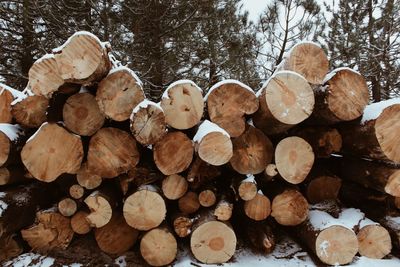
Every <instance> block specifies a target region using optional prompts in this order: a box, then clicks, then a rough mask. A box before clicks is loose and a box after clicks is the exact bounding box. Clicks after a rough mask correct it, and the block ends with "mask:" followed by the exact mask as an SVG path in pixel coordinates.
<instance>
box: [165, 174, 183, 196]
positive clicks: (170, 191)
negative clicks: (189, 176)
mask: <svg viewBox="0 0 400 267" xmlns="http://www.w3.org/2000/svg"><path fill="white" fill-rule="evenodd" d="M161 188H162V191H163V194H164V196H165V197H166V198H167V199H170V200H177V199H179V198H181V197H183V195H185V194H186V191H187V189H188V182H187V181H186V179H185V178H184V177H182V176H180V175H178V174H172V175H169V176H167V177H165V178H164V180H163V181H162V187H161Z"/></svg>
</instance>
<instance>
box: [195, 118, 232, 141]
mask: <svg viewBox="0 0 400 267" xmlns="http://www.w3.org/2000/svg"><path fill="white" fill-rule="evenodd" d="M212 132H220V133H222V134H224V135H226V136H227V137H228V138H231V137H230V135H229V134H228V133H227V132H226V131H225V130H224V129H222V128H221V127H219V126H218V125H217V124H215V123H213V122H211V121H209V120H205V121H203V122H202V123H201V125H200V126H199V129H198V130H197V133H196V135H195V136H194V137H193V142H197V143H200V142H201V140H202V139H203V137H204V136H206V135H207V134H209V133H212Z"/></svg>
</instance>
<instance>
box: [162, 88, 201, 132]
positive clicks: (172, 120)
mask: <svg viewBox="0 0 400 267" xmlns="http://www.w3.org/2000/svg"><path fill="white" fill-rule="evenodd" d="M160 104H161V107H162V109H163V110H164V113H165V119H166V122H167V124H168V125H169V126H171V127H173V128H175V129H179V130H185V129H189V128H192V127H193V126H195V125H197V124H198V123H199V122H200V119H201V117H202V116H203V109H204V100H203V95H202V90H201V89H200V88H199V87H198V86H197V85H196V84H195V83H194V82H192V81H188V80H180V81H176V82H174V83H173V84H171V85H170V86H168V88H167V89H166V90H165V92H164V94H163V96H162V98H161V103H160Z"/></svg>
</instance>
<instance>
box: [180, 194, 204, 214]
mask: <svg viewBox="0 0 400 267" xmlns="http://www.w3.org/2000/svg"><path fill="white" fill-rule="evenodd" d="M178 206H179V210H180V211H181V212H183V213H185V214H191V213H195V212H196V211H197V210H198V209H199V208H200V202H199V196H198V195H197V193H195V192H191V191H189V192H187V193H186V194H185V195H184V196H183V197H181V198H180V199H179V200H178Z"/></svg>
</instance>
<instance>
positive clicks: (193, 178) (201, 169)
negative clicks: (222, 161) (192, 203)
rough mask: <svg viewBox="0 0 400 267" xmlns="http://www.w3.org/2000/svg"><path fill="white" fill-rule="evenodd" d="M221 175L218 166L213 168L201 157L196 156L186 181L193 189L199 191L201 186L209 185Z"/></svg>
mask: <svg viewBox="0 0 400 267" xmlns="http://www.w3.org/2000/svg"><path fill="white" fill-rule="evenodd" d="M220 174H221V171H220V170H219V169H218V167H217V166H213V165H210V164H208V163H207V162H205V161H203V160H202V159H201V158H200V157H198V156H195V159H194V160H193V162H192V164H191V165H190V168H189V171H188V174H187V177H186V179H187V180H188V182H189V185H190V187H191V188H193V189H195V190H196V189H199V188H200V187H201V186H203V185H206V184H208V183H209V182H210V181H212V180H214V179H215V178H217V177H218V176H219V175H220Z"/></svg>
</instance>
